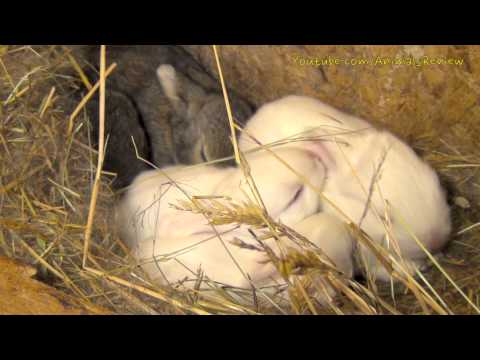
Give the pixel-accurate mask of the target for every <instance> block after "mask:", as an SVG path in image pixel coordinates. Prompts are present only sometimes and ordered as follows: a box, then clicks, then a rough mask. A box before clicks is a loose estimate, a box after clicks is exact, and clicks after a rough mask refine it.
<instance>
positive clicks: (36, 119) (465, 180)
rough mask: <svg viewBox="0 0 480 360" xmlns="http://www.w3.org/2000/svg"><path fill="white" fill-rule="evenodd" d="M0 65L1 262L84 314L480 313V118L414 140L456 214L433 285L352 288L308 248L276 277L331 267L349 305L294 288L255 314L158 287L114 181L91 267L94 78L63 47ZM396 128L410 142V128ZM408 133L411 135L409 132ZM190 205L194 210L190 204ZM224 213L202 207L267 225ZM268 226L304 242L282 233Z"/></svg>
mask: <svg viewBox="0 0 480 360" xmlns="http://www.w3.org/2000/svg"><path fill="white" fill-rule="evenodd" d="M0 56H1V57H0V73H1V79H0V81H1V82H0V99H1V100H2V106H1V108H0V148H1V149H2V150H1V151H0V156H1V161H0V254H3V255H6V256H8V257H10V258H14V259H19V260H22V261H25V262H27V263H29V264H31V265H34V266H35V267H36V268H37V269H38V277H39V278H40V279H41V280H42V281H44V282H47V283H48V284H50V285H52V286H54V287H56V288H57V289H59V290H62V291H64V292H65V293H67V294H69V295H71V296H75V298H76V299H78V301H79V302H80V303H81V304H83V305H84V306H85V307H87V308H96V307H104V308H107V309H109V310H111V311H112V312H114V313H118V314H138V313H146V314H186V313H187V314H189V313H196V314H208V313H219V314H256V313H273V314H279V313H303V312H313V313H362V314H375V313H402V314H426V313H455V314H471V313H477V310H478V307H479V306H480V305H479V296H478V294H479V289H480V280H479V279H480V254H479V252H480V238H479V234H478V229H479V228H480V227H478V226H477V225H478V224H479V223H478V215H479V208H478V207H479V202H478V201H477V199H478V197H475V196H474V194H478V191H479V190H478V189H479V188H480V185H479V184H478V182H477V170H478V167H479V166H480V162H479V158H480V154H479V152H478V150H477V147H476V146H474V144H473V143H472V144H468V143H466V142H464V141H462V139H464V138H467V137H469V136H471V134H472V132H474V133H476V134H478V133H479V131H478V126H477V125H476V124H475V123H474V121H473V120H472V121H470V122H467V121H466V122H465V123H463V124H462V126H457V127H451V128H449V129H448V130H447V129H446V128H445V136H444V137H442V138H441V139H439V138H438V137H437V136H434V132H432V131H431V130H432V128H433V127H434V126H435V123H434V122H431V121H430V122H429V121H428V118H426V121H425V122H424V123H422V125H421V126H420V128H421V131H420V130H419V131H417V130H418V129H417V130H416V131H417V132H416V135H417V136H415V138H414V139H411V140H412V141H411V142H413V143H414V145H415V147H416V148H417V149H419V150H421V153H422V154H423V155H424V157H425V158H426V159H427V160H428V161H429V162H430V163H431V164H433V166H434V167H435V168H436V169H437V170H438V171H439V173H440V175H441V177H442V178H443V179H444V180H445V182H446V183H448V184H449V187H450V190H451V195H450V198H451V200H452V206H453V220H454V229H455V232H454V235H453V239H452V242H451V244H450V246H449V248H448V251H447V256H446V257H445V258H443V259H441V260H440V261H439V264H438V266H434V267H433V268H432V269H431V270H429V271H428V272H427V273H426V274H425V277H424V279H419V280H417V281H416V282H415V281H413V279H410V278H408V277H405V276H403V275H402V274H401V273H400V274H397V276H398V277H399V278H401V284H400V285H399V286H396V288H397V289H395V291H393V292H392V291H391V290H392V289H391V288H390V287H389V286H380V287H376V286H375V285H374V284H371V283H367V284H363V285H362V284H359V283H357V282H348V281H345V280H344V279H342V278H341V275H338V274H337V275H338V276H337V275H335V272H334V270H333V269H330V268H329V267H328V266H327V267H325V262H323V260H322V259H321V258H319V257H318V256H315V255H312V254H311V253H309V252H308V251H307V252H306V253H303V254H302V253H292V254H290V257H289V258H288V259H287V260H288V261H280V262H279V264H278V265H279V266H278V267H279V270H280V271H283V272H285V273H288V272H289V271H293V269H297V268H298V267H299V266H303V267H306V268H322V266H323V269H324V270H325V268H326V269H327V270H325V271H330V272H331V274H333V275H332V278H331V279H332V282H334V283H335V284H336V286H337V288H340V289H342V292H343V296H342V301H341V303H340V304H334V305H332V306H331V307H330V308H327V309H320V308H318V307H316V306H315V305H314V303H313V302H312V301H310V299H309V298H308V295H307V294H306V293H305V291H304V286H307V285H306V284H296V286H295V289H294V291H293V295H294V296H292V299H293V300H294V301H292V304H289V305H288V306H282V307H280V306H278V305H276V304H272V303H267V304H263V303H255V305H254V306H251V307H246V306H243V305H240V304H237V303H236V302H235V300H234V299H233V297H232V296H231V294H229V293H228V291H225V290H224V289H216V292H217V295H219V296H217V297H215V298H211V297H208V296H202V294H200V296H198V295H199V294H197V293H192V292H187V291H180V290H178V289H172V288H164V287H162V288H160V287H157V286H155V285H152V284H150V283H149V281H148V279H147V278H146V276H145V274H143V273H142V272H141V271H140V270H139V269H138V268H137V267H136V264H135V262H134V261H133V259H131V257H130V255H129V252H128V249H126V248H125V246H124V245H123V244H122V242H121V241H120V239H119V238H118V236H117V234H116V231H115V228H114V226H113V220H114V219H113V211H112V210H113V205H114V201H115V195H114V194H113V192H112V191H111V190H110V187H109V182H110V181H111V179H112V174H108V173H104V174H103V176H102V178H101V183H100V188H99V191H98V195H97V196H96V199H97V203H96V209H95V216H94V217H93V218H92V219H93V222H92V224H91V227H90V229H89V230H91V234H92V237H91V240H90V241H89V251H88V258H87V262H86V264H83V260H84V255H85V251H84V250H85V233H86V230H87V219H88V214H89V210H90V209H91V197H92V191H93V188H94V183H95V174H96V171H97V155H98V153H97V151H96V150H95V149H94V148H93V147H92V143H93V140H92V139H91V138H90V124H89V119H88V116H87V114H86V113H85V110H84V108H83V107H82V106H79V103H80V100H81V97H80V96H79V94H80V93H83V94H84V95H85V94H87V93H88V92H89V89H91V87H92V85H93V84H91V83H90V82H89V81H92V79H90V80H89V79H86V78H85V76H84V74H83V73H82V71H81V70H80V67H79V66H78V61H77V59H75V58H74V57H73V56H72V54H71V52H70V51H69V49H68V48H67V47H64V46H60V45H50V46H46V45H44V46H34V47H32V46H9V47H6V46H0ZM477 96H478V93H477ZM76 110H78V111H76ZM72 114H73V115H74V116H73V117H72ZM469 119H470V118H469ZM417 125H418V124H417ZM412 127H414V126H413V125H411V126H410V125H409V126H405V127H403V129H409V130H408V131H411V128H412ZM393 130H396V132H397V133H400V135H401V136H402V134H401V129H399V128H397V129H393ZM405 131H406V130H405ZM403 135H405V136H403V137H404V138H408V137H409V136H410V135H411V133H409V134H403ZM183 205H184V207H185V208H186V209H185V210H189V206H190V205H189V204H187V203H184V204H183ZM197 205H198V203H197ZM225 206H226V207H225V208H223V209H222V208H221V207H220V208H219V205H218V203H216V204H215V205H214V206H213V207H212V204H209V203H208V202H207V203H203V205H202V207H201V208H202V209H203V210H202V212H203V213H204V214H205V213H206V214H209V216H212V217H213V218H212V220H215V214H216V212H218V213H220V215H219V216H220V217H221V219H220V220H218V219H217V220H218V221H225V213H227V215H228V216H229V217H230V218H233V219H234V220H235V221H244V222H245V221H250V222H252V223H255V224H256V225H257V226H258V223H257V221H260V222H261V221H265V218H263V219H260V220H258V216H259V215H258V214H259V213H258V212H257V211H256V210H255V209H253V208H249V207H248V206H245V207H244V208H242V207H228V205H225ZM195 209H197V210H198V207H197V208H195ZM190 210H192V208H190ZM239 219H240V220H239ZM242 219H243V220H242ZM269 225H270V226H271V228H274V229H275V231H280V232H283V234H286V236H287V237H291V238H292V240H295V239H297V240H298V236H297V235H296V234H292V233H291V232H289V230H288V229H284V228H282V227H281V226H280V225H279V224H269ZM363 241H365V240H363ZM380 256H381V255H380ZM277 260H278V259H277ZM84 265H87V266H84ZM393 294H394V295H393Z"/></svg>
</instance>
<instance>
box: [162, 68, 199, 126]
mask: <svg viewBox="0 0 480 360" xmlns="http://www.w3.org/2000/svg"><path fill="white" fill-rule="evenodd" d="M157 77H158V80H159V82H160V84H161V85H162V88H163V91H164V92H165V95H166V96H167V98H168V99H169V100H170V102H171V103H172V106H173V107H174V109H175V111H176V112H177V114H179V115H181V116H182V117H189V115H192V114H191V113H196V111H198V109H199V107H201V104H203V103H204V101H205V98H206V97H207V95H206V93H205V91H204V90H203V89H202V88H201V87H200V86H199V85H197V84H196V83H195V82H194V81H192V80H191V79H189V78H188V77H187V76H185V75H184V74H182V73H180V72H177V71H176V70H175V68H174V67H173V66H172V65H169V64H163V65H161V66H160V67H159V68H158V69H157Z"/></svg>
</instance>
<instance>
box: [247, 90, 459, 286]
mask: <svg viewBox="0 0 480 360" xmlns="http://www.w3.org/2000/svg"><path fill="white" fill-rule="evenodd" d="M245 130H246V131H245V132H244V133H243V134H242V136H241V138H240V140H239V146H240V148H241V149H242V150H244V151H245V150H248V149H251V148H254V147H256V146H257V145H258V142H260V143H261V144H263V145H266V144H269V143H273V142H278V141H280V140H285V139H286V138H290V139H291V138H292V137H294V138H302V139H304V138H308V137H310V140H309V141H301V142H289V143H288V144H286V145H283V146H288V147H292V146H293V147H301V148H306V149H315V151H316V153H317V154H320V156H321V157H322V160H323V162H324V164H325V166H326V171H327V179H326V182H325V187H324V192H323V193H324V195H325V196H326V198H327V199H329V200H331V201H332V202H333V203H334V204H335V205H336V207H335V206H333V205H332V204H331V203H330V202H329V201H324V202H323V207H322V208H323V211H325V212H328V213H331V214H334V215H335V216H338V217H340V218H341V219H343V220H344V221H352V222H353V223H355V224H358V225H360V227H361V228H362V230H364V231H365V232H366V233H367V234H368V235H369V236H370V237H371V238H372V239H373V240H374V241H376V242H377V243H378V244H382V245H387V243H389V244H390V246H392V247H393V243H394V240H395V241H396V242H397V243H398V246H399V249H400V252H401V254H402V257H403V258H405V259H407V260H411V261H412V264H413V263H415V264H417V265H421V264H422V262H423V260H424V259H425V257H426V254H425V252H424V251H423V250H422V249H421V247H420V246H418V244H417V242H416V241H415V239H414V238H413V237H412V236H411V235H412V234H414V235H415V236H416V238H417V239H419V241H420V242H421V243H422V244H423V245H424V246H425V247H426V248H427V249H428V250H429V251H430V252H432V253H435V252H437V251H440V250H441V249H442V248H443V247H444V246H445V244H446V242H447V241H448V237H449V234H450V231H451V220H450V210H449V207H448V205H447V202H446V195H445V193H444V191H443V189H442V187H441V185H440V182H439V179H438V177H437V175H436V173H435V172H434V171H433V169H432V168H431V167H430V166H429V165H427V164H426V163H425V162H423V161H422V160H421V159H420V158H419V157H418V156H417V155H416V154H415V152H414V151H413V150H412V149H411V148H409V147H408V146H407V145H406V144H405V143H403V142H402V141H401V140H399V139H398V138H397V137H395V136H394V135H392V134H390V133H388V132H386V131H379V130H377V129H375V128H373V127H372V126H371V125H370V124H368V123H367V122H366V121H365V120H363V119H360V118H357V117H354V116H351V115H348V114H345V113H343V112H340V111H338V110H336V109H334V108H332V107H331V106H328V105H326V104H324V103H322V102H320V101H318V100H315V99H312V98H308V97H302V96H288V97H285V98H282V99H280V100H277V101H273V102H271V103H269V104H266V105H264V106H263V107H262V108H260V109H259V110H258V112H257V113H256V114H255V115H254V116H253V117H252V118H251V119H250V120H249V121H248V123H247V126H246V128H245ZM247 134H250V135H252V136H253V137H254V138H255V140H252V139H251V138H250V137H249V136H248V135H247ZM379 169H380V170H379ZM376 174H377V176H375V175H376ZM372 184H373V185H372ZM368 199H369V200H370V201H367V200H368ZM339 209H340V211H339ZM387 229H390V230H388V231H387ZM361 251H362V254H363V255H364V258H365V259H366V260H367V268H368V269H369V270H375V272H376V273H377V278H379V279H382V280H389V279H390V277H389V276H388V273H387V272H386V271H385V269H383V267H381V266H380V265H379V264H377V262H376V260H375V258H374V256H373V255H372V254H371V253H370V252H369V251H366V250H365V249H364V248H361Z"/></svg>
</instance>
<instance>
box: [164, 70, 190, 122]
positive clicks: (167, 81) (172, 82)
mask: <svg viewBox="0 0 480 360" xmlns="http://www.w3.org/2000/svg"><path fill="white" fill-rule="evenodd" d="M157 77H158V81H159V82H160V85H161V86H162V88H163V91H164V93H165V95H166V96H167V98H168V99H169V100H170V102H171V103H172V105H173V107H174V108H175V110H176V111H177V112H178V113H183V112H186V111H187V104H186V103H185V101H184V100H182V99H181V98H180V97H179V96H178V87H179V84H178V78H177V72H176V70H175V68H174V67H173V66H172V65H168V64H164V65H160V66H159V68H158V69H157Z"/></svg>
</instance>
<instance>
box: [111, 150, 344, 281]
mask: <svg viewBox="0 0 480 360" xmlns="http://www.w3.org/2000/svg"><path fill="white" fill-rule="evenodd" d="M275 153H276V155H277V156H278V157H280V158H281V159H282V160H283V161H285V162H287V163H288V164H292V166H293V165H294V167H295V169H296V171H297V172H298V173H300V174H302V176H305V177H307V178H310V179H312V182H313V184H314V186H317V187H321V185H322V184H321V182H322V181H323V176H322V174H323V171H324V167H323V165H322V164H321V162H320V161H319V159H318V157H317V156H316V155H315V154H314V153H312V152H310V151H304V150H302V149H287V148H285V149H276V150H275ZM246 159H247V161H248V163H249V167H250V170H251V175H252V177H253V178H254V179H255V184H256V187H257V188H258V190H259V193H260V195H261V197H262V200H263V203H264V205H265V207H266V209H267V210H268V213H269V215H270V216H271V217H272V218H273V219H274V220H276V221H281V222H282V223H283V224H286V225H288V226H295V225H296V224H298V223H299V222H300V221H303V220H304V219H306V218H307V217H310V216H312V215H314V214H317V213H318V211H319V207H320V198H319V196H318V194H317V193H316V192H315V191H313V190H312V189H310V188H308V187H306V186H304V184H303V183H302V181H301V180H300V178H299V177H298V176H297V175H296V174H294V173H293V172H292V171H291V170H289V169H288V168H287V167H285V166H284V165H282V163H280V162H279V161H278V159H277V158H275V157H273V156H272V155H271V154H269V153H253V154H250V155H247V156H246ZM164 172H165V173H167V174H168V177H169V178H170V179H172V180H173V181H175V182H176V183H177V184H178V187H177V186H176V185H174V184H172V182H171V181H170V180H169V178H167V177H166V176H164V173H163V174H162V172H160V171H157V170H152V171H147V172H144V173H142V174H141V175H139V176H138V177H137V178H136V179H135V181H134V182H133V184H132V187H131V188H130V189H129V190H128V192H127V193H126V195H125V197H124V198H123V199H122V200H121V202H120V203H119V206H118V208H117V216H118V218H117V220H118V223H119V226H120V228H121V232H122V237H123V239H124V240H125V241H126V242H127V243H128V244H129V246H130V247H131V248H132V250H133V254H134V256H135V257H136V258H137V259H139V261H140V263H143V268H144V270H145V271H146V272H147V273H148V274H149V275H150V277H151V278H152V279H153V280H154V281H157V282H159V283H178V282H179V281H181V280H184V279H189V280H187V281H185V282H184V285H186V286H190V287H193V286H194V285H195V279H196V275H197V270H198V269H199V268H201V269H202V271H204V274H205V276H206V278H208V279H210V280H212V281H215V282H217V283H221V284H225V285H228V286H233V287H239V288H247V289H251V286H252V285H251V282H250V280H249V278H250V279H251V281H252V282H253V284H255V285H257V286H264V285H265V284H267V283H271V279H270V277H273V276H274V275H275V274H277V271H276V269H275V268H274V266H273V265H272V264H270V263H266V264H265V263H261V261H262V260H265V256H266V254H265V253H264V252H263V251H258V250H252V249H255V248H258V247H259V243H258V242H257V240H256V239H255V238H254V237H253V236H252V234H251V233H250V232H249V231H248V229H247V228H246V227H245V226H240V227H238V226H236V225H235V224H232V225H222V226H216V227H215V229H216V231H217V232H218V233H219V234H221V237H222V239H223V244H222V242H221V241H220V240H219V239H218V238H217V236H216V234H217V233H216V232H215V231H214V228H213V227H212V226H211V225H209V224H208V221H207V219H206V218H205V217H203V216H202V215H201V214H193V213H191V212H187V211H183V210H179V209H177V208H176V207H173V206H171V205H172V204H178V200H182V199H184V200H186V199H187V198H186V195H185V194H188V195H189V196H226V197H230V198H231V199H232V200H233V201H235V202H236V203H241V202H243V201H246V200H247V199H246V197H245V194H248V196H249V198H250V199H253V196H252V195H251V192H250V190H249V188H248V186H247V184H246V183H245V179H244V174H243V172H242V170H241V169H239V168H216V167H214V166H201V167H184V166H173V167H169V168H165V169H164ZM309 227H311V225H310V223H308V224H307V223H305V225H303V226H301V231H302V232H305V233H309V232H310V228H309ZM232 230H233V231H232ZM307 230H308V231H307ZM311 230H312V231H313V230H315V229H311ZM315 234H316V233H315ZM207 239H209V240H207ZM238 239H240V240H241V242H242V243H243V244H244V245H246V247H245V246H239V245H238V243H235V242H236V240H238ZM339 241H340V240H339ZM232 242H233V243H232ZM339 243H340V242H339ZM332 245H334V244H333V243H332ZM342 246H343V243H342ZM226 248H227V249H228V250H229V251H230V254H231V255H230V254H229V253H228V252H227V251H226ZM182 249H183V250H182ZM346 251H347V252H348V251H349V250H348V249H347V250H346ZM231 256H233V258H234V259H235V261H236V262H237V263H238V265H239V267H240V268H241V269H242V271H240V269H239V268H238V267H237V266H236V264H235V263H234V261H233V260H232V257H231ZM333 257H334V258H338V259H340V260H341V261H342V262H344V258H343V257H341V256H340V255H339V254H338V255H337V254H336V253H334V254H333ZM153 258H155V259H156V260H157V261H154V260H153ZM346 271H347V272H348V271H349V269H348V266H347V269H346ZM247 275H248V276H247Z"/></svg>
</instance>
